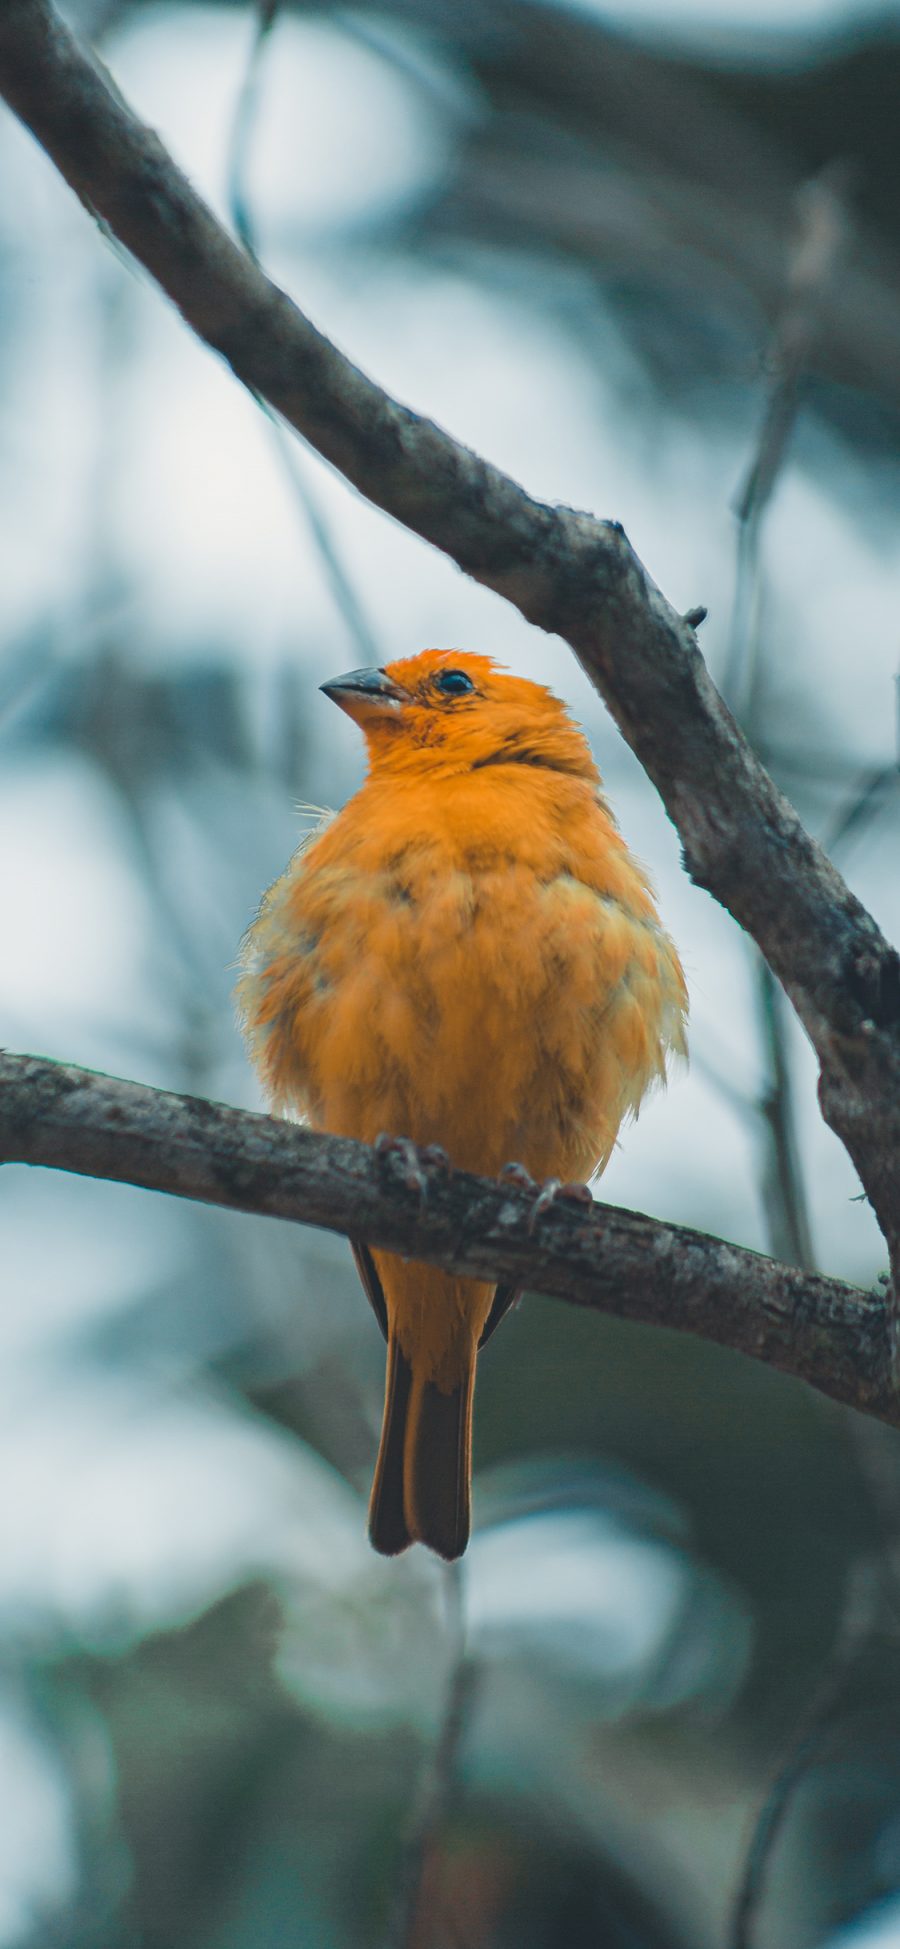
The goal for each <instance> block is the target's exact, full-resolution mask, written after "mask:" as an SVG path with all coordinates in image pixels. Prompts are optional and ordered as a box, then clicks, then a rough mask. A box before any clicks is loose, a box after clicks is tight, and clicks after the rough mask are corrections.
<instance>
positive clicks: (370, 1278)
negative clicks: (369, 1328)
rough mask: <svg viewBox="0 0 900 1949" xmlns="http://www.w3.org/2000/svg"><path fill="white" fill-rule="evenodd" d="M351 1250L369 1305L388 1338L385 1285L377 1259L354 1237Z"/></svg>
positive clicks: (351, 1241)
mask: <svg viewBox="0 0 900 1949" xmlns="http://www.w3.org/2000/svg"><path fill="white" fill-rule="evenodd" d="M350 1250H351V1252H352V1253H353V1257H354V1259H355V1260H356V1270H357V1272H358V1273H359V1276H360V1279H361V1280H362V1283H363V1290H364V1292H365V1295H366V1298H367V1300H368V1301H369V1305H370V1306H371V1308H372V1311H373V1313H374V1315H375V1318H376V1320H377V1321H378V1324H379V1326H380V1328H381V1331H382V1333H383V1334H384V1337H385V1339H387V1337H388V1316H387V1304H386V1302H385V1297H384V1287H383V1286H382V1283H381V1280H380V1279H379V1277H378V1272H377V1269H376V1266H375V1260H374V1259H373V1257H372V1254H371V1252H370V1251H369V1248H368V1246H367V1245H358V1244H357V1242H356V1240H355V1239H353V1238H351V1240H350Z"/></svg>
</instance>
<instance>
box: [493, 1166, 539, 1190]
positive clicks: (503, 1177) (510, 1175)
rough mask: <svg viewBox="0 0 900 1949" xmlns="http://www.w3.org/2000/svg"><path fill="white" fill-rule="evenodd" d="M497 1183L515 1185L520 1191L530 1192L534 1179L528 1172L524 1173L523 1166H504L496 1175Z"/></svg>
mask: <svg viewBox="0 0 900 1949" xmlns="http://www.w3.org/2000/svg"><path fill="white" fill-rule="evenodd" d="M497 1183H498V1184H517V1185H519V1186H520V1188H521V1190H523V1191H530V1190H531V1189H532V1188H533V1185H534V1178H533V1177H532V1175H531V1172H530V1171H526V1169H525V1166H524V1164H516V1163H512V1164H504V1165H503V1166H502V1168H501V1169H500V1170H499V1171H498V1173H497Z"/></svg>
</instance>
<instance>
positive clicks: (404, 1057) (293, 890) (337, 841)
mask: <svg viewBox="0 0 900 1949" xmlns="http://www.w3.org/2000/svg"><path fill="white" fill-rule="evenodd" d="M502 769H505V771H507V772H513V770H514V768H513V767H512V766H507V767H505V768H502ZM515 770H517V771H518V772H520V773H522V774H523V775H522V776H521V777H517V776H514V777H512V778H508V777H507V778H504V777H501V776H500V775H499V773H500V771H501V768H500V767H498V768H497V770H496V773H495V775H494V777H493V778H491V779H490V780H488V779H487V778H486V777H485V774H484V773H481V774H480V776H479V777H478V780H477V790H476V789H473V781H472V780H471V779H470V778H460V779H459V780H444V781H442V784H441V787H440V788H439V789H436V790H432V791H431V792H429V791H427V790H418V791H417V790H415V789H414V788H411V787H410V788H407V789H406V791H399V792H398V791H397V789H396V787H395V788H394V789H393V790H392V791H391V792H390V793H385V792H383V791H382V792H379V790H378V788H377V787H376V786H374V785H371V784H370V785H369V786H367V787H364V788H363V790H362V791H361V792H359V793H358V794H357V796H356V798H354V799H352V800H351V801H350V803H349V804H348V805H347V806H346V807H345V808H344V811H343V812H342V813H339V814H338V815H337V817H336V818H335V819H333V820H332V821H331V822H330V823H329V824H328V826H327V828H325V830H323V831H322V833H321V834H320V836H319V837H317V838H315V839H314V840H313V842H312V844H310V845H307V846H306V847H305V848H304V849H302V851H301V853H300V854H298V855H297V856H296V857H295V859H294V861H292V863H291V865H290V866H289V867H288V869H287V871H286V872H285V873H284V874H283V875H282V877H281V878H280V879H279V880H277V881H276V882H275V885H274V886H273V887H272V888H271V889H270V891H269V893H268V894H267V896H266V898H265V900H264V902H263V906H262V908H261V910H260V914H259V917H258V919H257V921H256V922H255V924H254V926H253V927H252V928H251V930H250V932H249V934H248V936H247V940H246V943H245V950H244V973H243V977H242V980H241V983H240V989H239V1000H240V1006H241V1011H242V1014H243V1017H244V1023H245V1028H246V1031H247V1034H248V1037H249V1039H250V1042H251V1047H252V1049H253V1053H254V1056H255V1059H256V1061H257V1064H258V1066H259V1068H260V1070H261V1072H262V1074H263V1076H264V1079H265V1081H266V1083H267V1086H268V1089H269V1092H270V1095H271V1096H272V1099H273V1101H274V1102H275V1103H276V1104H277V1105H278V1106H279V1107H281V1108H290V1109H294V1110H296V1111H300V1112H302V1113H305V1114H307V1115H308V1116H309V1117H310V1119H311V1121H312V1122H313V1123H314V1124H318V1125H321V1126H322V1127H324V1128H327V1129H329V1130H331V1131H335V1132H339V1133H341V1134H343V1135H347V1136H354V1137H358V1138H361V1139H363V1140H364V1141H367V1142H371V1141H373V1139H374V1138H375V1136H376V1135H377V1133H378V1131H379V1130H382V1129H384V1130H392V1131H397V1132H402V1133H403V1134H405V1135H408V1136H411V1137H413V1138H414V1139H415V1140H416V1141H417V1142H419V1143H441V1144H442V1145H443V1146H444V1148H445V1149H446V1150H447V1151H448V1152H449V1153H450V1156H451V1157H452V1158H453V1160H454V1162H456V1163H458V1164H459V1165H460V1166H462V1167H464V1168H467V1169H470V1170H481V1171H486V1172H495V1171H497V1170H498V1169H499V1168H500V1166H501V1164H503V1163H504V1162H506V1161H507V1160H508V1159H510V1158H512V1157H517V1158H519V1159H520V1160H521V1161H522V1162H523V1163H524V1164H526V1165H527V1167H528V1169H529V1170H530V1171H531V1172H532V1173H533V1175H534V1176H535V1177H546V1176H564V1177H575V1176H578V1177H583V1176H589V1175H590V1174H591V1173H592V1171H593V1170H594V1169H595V1168H596V1167H597V1166H598V1165H599V1166H602V1165H603V1164H604V1163H605V1162H606V1160H607V1158H608V1156H609V1153H610V1151H611V1149H612V1146H613V1144H614V1142H615V1138H616V1133H617V1131H618V1128H619V1125H620V1123H621V1121H622V1118H623V1117H624V1116H625V1115H626V1114H628V1113H629V1112H631V1113H636V1112H637V1109H638V1106H639V1104H640V1101H641V1098H642V1096H643V1095H644V1093H645V1091H646V1090H647V1088H648V1087H649V1086H650V1085H651V1084H652V1083H653V1082H654V1081H657V1080H661V1079H662V1078H663V1077H664V1074H665V1063H666V1056H667V1053H668V1051H669V1050H681V1049H683V1047H684V1017H685V1010H686V995H685V988H684V980H683V976H682V973H681V968H680V964H679V961H678V957H677V954H676V952H675V949H674V947H673V945H672V943H671V941H670V940H669V938H668V936H667V935H666V934H665V933H664V931H663V930H662V928H661V926H660V925H659V922H658V920H657V917H656V913H655V909H654V905H653V901H652V896H651V894H650V891H649V888H648V886H647V882H646V879H645V877H644V875H643V873H642V872H641V869H640V868H639V867H638V865H637V864H636V862H635V861H634V860H633V859H632V858H631V856H630V854H629V853H628V851H627V849H626V847H625V845H624V843H623V841H622V839H621V837H620V835H619V833H618V831H617V829H616V827H615V825H614V823H613V821H612V819H611V816H610V814H609V812H608V810H607V808H606V806H605V804H604V802H603V801H602V799H601V798H600V797H599V796H598V794H597V792H596V789H595V788H594V787H592V786H591V785H589V784H586V783H585V782H584V781H582V780H575V779H567V778H564V777H562V776H559V775H556V776H554V777H553V778H551V779H549V780H547V781H545V780H541V781H539V783H540V785H541V787H542V789H541V790H536V781H535V779H534V775H533V773H532V774H531V775H530V776H529V775H528V773H527V771H526V768H525V767H517V768H515Z"/></svg>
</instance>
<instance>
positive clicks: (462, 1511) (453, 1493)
mask: <svg viewBox="0 0 900 1949" xmlns="http://www.w3.org/2000/svg"><path fill="white" fill-rule="evenodd" d="M475 1355H476V1349H475V1347H474V1346H473V1348H472V1352H471V1357H470V1359H469V1361H468V1362H467V1364H466V1368H465V1371H464V1373H463V1375H462V1378H461V1380H460V1382H459V1384H458V1386H457V1387H455V1388H454V1389H453V1391H452V1393H449V1394H445V1393H443V1392H442V1391H441V1389H440V1388H439V1387H436V1386H435V1384H434V1382H433V1381H430V1380H424V1379H423V1378H422V1376H421V1374H418V1373H416V1371H415V1369H414V1368H413V1367H411V1366H410V1363H409V1361H408V1360H407V1358H406V1355H405V1354H404V1353H403V1351H402V1349H401V1347H400V1344H399V1341H398V1340H397V1338H396V1336H392V1337H391V1339H390V1341H389V1342H388V1360H387V1380H386V1385H385V1395H384V1422H383V1424H382V1430H381V1446H380V1448H379V1451H378V1461H377V1463H376V1466H375V1480H374V1482H373V1484H372V1499H371V1502H370V1504H369V1535H370V1537H371V1540H372V1543H373V1544H374V1547H375V1549H376V1550H380V1551H381V1554H382V1556H397V1555H398V1554H399V1552H400V1551H401V1550H405V1549H406V1548H407V1545H408V1544H410V1543H414V1542H418V1543H427V1544H428V1547H429V1549H432V1550H437V1552H438V1555H439V1556H442V1557H447V1558H448V1559H452V1558H454V1557H458V1556H462V1553H463V1551H464V1549H465V1547H466V1544H467V1543H468V1540H469V1526H470V1521H471V1485H472V1394H473V1390H474V1386H475Z"/></svg>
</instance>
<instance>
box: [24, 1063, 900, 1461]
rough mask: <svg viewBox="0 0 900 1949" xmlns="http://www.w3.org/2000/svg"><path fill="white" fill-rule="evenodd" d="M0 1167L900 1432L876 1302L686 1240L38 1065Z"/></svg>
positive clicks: (197, 1101)
mask: <svg viewBox="0 0 900 1949" xmlns="http://www.w3.org/2000/svg"><path fill="white" fill-rule="evenodd" d="M0 1162H4V1163H22V1164H43V1165H49V1166H50V1167H52V1168H54V1169H57V1170H63V1171H74V1172H76V1173H79V1174H81V1175H82V1176H87V1177H99V1178H110V1179H113V1180H115V1181H116V1182H119V1183H126V1184H135V1185H141V1186H143V1187H145V1188H146V1189H148V1190H152V1191H166V1192H170V1193H171V1194H173V1195H174V1196H175V1197H179V1198H194V1199H197V1200H199V1201H200V1202H201V1203H204V1204H212V1205H226V1206H229V1207H230V1208H231V1209H232V1210H235V1211H248V1212H258V1213H260V1214H262V1215H264V1216H268V1217H271V1218H287V1219H293V1220H295V1221H298V1222H300V1223H302V1224H307V1225H319V1226H322V1227H324V1228H325V1229H326V1230H328V1231H334V1232H343V1233H347V1234H349V1235H350V1236H351V1237H353V1238H362V1239H366V1240H368V1241H369V1243H370V1244H372V1245H376V1246H382V1247H384V1248H386V1249H389V1250H392V1251H395V1252H403V1253H405V1254H406V1255H407V1256H408V1257H412V1258H416V1259H425V1260H427V1261H429V1262H430V1263H432V1264H434V1265H442V1266H445V1267H446V1268H447V1269H448V1270H451V1271H453V1272H459V1273H464V1274H466V1275H467V1276H469V1277H473V1278H478V1279H489V1280H492V1281H502V1282H504V1283H511V1284H513V1285H517V1286H529V1287H531V1288H532V1289H533V1290H535V1291H538V1292H544V1293H547V1294H550V1295H551V1296H553V1297H555V1298H558V1299H566V1300H569V1301H570V1302H571V1303H572V1304H573V1305H575V1306H585V1307H590V1308H593V1309H595V1310H596V1311H598V1312H602V1313H610V1314H613V1315H615V1316H616V1317H618V1318H620V1319H630V1320H635V1321H643V1322H645V1323H647V1324H652V1325H655V1326H666V1327H674V1328H676V1329H678V1330H679V1331H682V1332H686V1333H694V1334H697V1335H699V1336H700V1337H701V1338H704V1339H708V1340H713V1341H716V1342H718V1343H719V1344H720V1345H722V1346H728V1347H734V1348H736V1349H737V1350H738V1351H739V1352H741V1353H745V1354H750V1355H751V1356H752V1357H753V1358H754V1359H757V1360H762V1361H765V1362H767V1363H768V1364H769V1365H771V1366H774V1367H779V1368H782V1369H783V1370H784V1371H785V1372H786V1373H790V1374H794V1375H796V1376H798V1377H799V1378H800V1379H802V1380H805V1381H808V1382H809V1383H810V1384H811V1385H812V1386H813V1387H817V1388H819V1389H820V1390H821V1391H822V1392H823V1393H824V1394H829V1395H831V1396H832V1397H833V1398H834V1399H835V1400H838V1401H843V1402H847V1403H848V1404H849V1405H850V1406H852V1407H856V1408H860V1409H862V1410H863V1411H865V1412H868V1413H871V1414H875V1415H877V1416H879V1417H880V1418H881V1419H883V1420H886V1421H891V1422H893V1423H894V1424H895V1425H897V1426H900V1402H898V1401H897V1398H896V1395H895V1392H894V1389H893V1385H892V1381H891V1376H890V1372H889V1358H888V1355H889V1339H890V1335H889V1325H888V1320H887V1316H886V1313H885V1309H884V1307H883V1305H882V1304H881V1302H880V1301H879V1300H878V1299H876V1298H873V1297H872V1296H871V1295H870V1294H867V1293H863V1292H859V1291H857V1290H856V1289H855V1288H854V1287H853V1286H845V1285H842V1284H841V1283H840V1282H839V1281H838V1280H836V1279H824V1278H819V1277H817V1276H816V1275H815V1274H807V1273H803V1272H801V1271H799V1270H798V1269H797V1268H795V1267H792V1266H785V1265H779V1264H778V1263H777V1262H776V1261H775V1260H773V1259H766V1258H763V1257H761V1256H760V1255H759V1254H758V1253H756V1252H747V1251H744V1250H742V1249H741V1248H740V1247H738V1246H735V1245H729V1244H726V1243H725V1242H724V1241H723V1240H722V1239H716V1238H710V1237H709V1236H707V1235H706V1234H705V1233H703V1232H694V1231H689V1230H688V1229H687V1228H686V1227H685V1226H680V1225H667V1224H663V1223H660V1222H659V1221H658V1220H656V1219H652V1218H646V1217H644V1216H643V1215H642V1214H641V1213H639V1212H631V1211H621V1210H618V1209H617V1208H616V1207H615V1206H612V1205H601V1204H595V1205H587V1204H585V1203H582V1202H576V1201H575V1200H573V1199H567V1198H565V1197H559V1198H558V1199H557V1200H556V1201H555V1202H554V1203H552V1204H551V1205H550V1207H549V1209H548V1210H546V1211H545V1212H543V1213H542V1215H541V1217H540V1219H539V1220H538V1222H537V1224H534V1221H533V1214H534V1207H535V1198H536V1189H535V1190H529V1189H528V1187H527V1186H526V1187H524V1188H523V1187H521V1186H519V1185H517V1184H515V1183H513V1182H511V1181H506V1180H504V1181H503V1182H499V1183H498V1182H493V1181H492V1180H490V1179H487V1178H477V1177H472V1176H470V1175H469V1173H467V1172H465V1171H456V1172H453V1173H450V1172H449V1171H448V1170H447V1167H446V1165H442V1164H441V1163H440V1161H439V1160H435V1159H433V1158H431V1157H430V1156H429V1153H428V1152H427V1151H424V1152H421V1153H416V1154H415V1158H414V1163H413V1166H412V1167H411V1165H410V1161H409V1158H408V1157H406V1156H405V1155H404V1154H403V1153H402V1152H401V1153H398V1154H396V1155H395V1154H393V1153H392V1152H391V1151H390V1150H386V1151H385V1153H384V1154H383V1155H382V1154H381V1153H380V1152H379V1151H378V1150H377V1149H375V1150H373V1149H370V1148H369V1147H368V1146H367V1145H365V1144H357V1143H351V1142H350V1141H349V1140H348V1139H345V1138H340V1137H325V1136H320V1135H318V1134H317V1133H315V1132H314V1131H311V1130H306V1129H304V1128H302V1127H301V1126H299V1125H297V1124H291V1123H287V1122H283V1121H281V1120H280V1119H279V1118H276V1117H266V1116H260V1115H256V1114H254V1113H252V1112H251V1111H248V1110H234V1109H230V1108H229V1107H228V1106H227V1105H225V1104H222V1103H209V1102H207V1101H205V1100H204V1099H203V1098H199V1097H190V1096H174V1095H171V1094H170V1093H169V1092H168V1091H164V1090H154V1089H148V1088H147V1087H145V1086H144V1085H143V1084H140V1083H130V1082H123V1081H120V1080H118V1079H117V1078H114V1077H109V1076H98V1075H95V1074H94V1073H93V1072H92V1071H91V1070H87V1069H76V1068H74V1067H73V1066H70V1065H68V1064H64V1063H56V1062H49V1061H47V1060H45V1059H44V1058H42V1057H39V1056H16V1055H9V1054H0Z"/></svg>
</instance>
